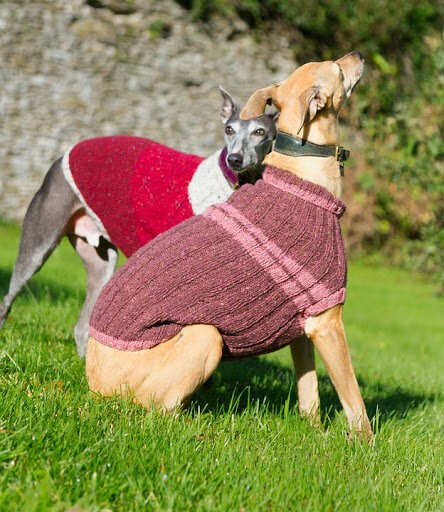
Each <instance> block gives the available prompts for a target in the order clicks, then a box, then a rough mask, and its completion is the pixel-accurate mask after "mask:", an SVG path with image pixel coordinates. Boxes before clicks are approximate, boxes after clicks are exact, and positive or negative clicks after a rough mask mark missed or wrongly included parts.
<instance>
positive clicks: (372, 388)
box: [193, 358, 437, 423]
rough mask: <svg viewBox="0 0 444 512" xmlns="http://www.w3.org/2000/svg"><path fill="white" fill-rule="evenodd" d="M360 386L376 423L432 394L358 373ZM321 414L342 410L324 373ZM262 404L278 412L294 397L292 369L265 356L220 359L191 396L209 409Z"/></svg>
mask: <svg viewBox="0 0 444 512" xmlns="http://www.w3.org/2000/svg"><path fill="white" fill-rule="evenodd" d="M357 377H358V380H359V384H360V389H361V392H362V395H363V397H364V401H365V405H366V408H367V412H368V415H369V417H370V418H373V417H374V416H375V415H376V414H378V416H379V422H380V423H381V422H386V421H388V420H389V419H390V418H393V417H395V418H398V419H402V418H404V417H406V416H407V415H408V412H409V411H411V410H412V409H417V408H420V407H422V406H423V405H425V404H427V403H432V402H434V401H435V400H436V399H437V396H436V395H433V394H427V393H421V392H415V391H413V390H411V389H407V388H403V387H401V386H399V385H398V384H397V383H396V384H395V383H391V382H390V381H384V382H381V381H368V382H367V381H365V380H364V379H362V378H360V376H359V375H358V376H357ZM319 393H320V398H321V416H322V419H323V420H325V418H326V417H334V415H335V414H336V413H337V412H339V411H341V410H342V406H341V404H340V402H339V399H338V396H337V394H336V391H335V389H334V387H333V385H332V383H331V381H330V379H329V377H328V376H327V375H325V374H321V375H319ZM254 402H259V403H261V404H262V403H263V404H264V405H265V406H266V407H267V408H268V409H269V410H271V411H273V412H276V413H279V412H280V411H282V410H284V408H288V406H289V407H290V408H292V407H295V406H296V405H297V397H296V391H295V382H294V377H293V370H292V369H291V368H289V367H285V366H282V365H280V364H278V363H274V362H272V361H269V360H267V359H265V358H254V359H246V360H243V361H237V362H223V363H222V364H221V365H220V366H219V368H218V369H217V371H216V372H215V374H214V375H213V378H212V380H211V381H210V383H209V384H208V385H205V386H204V387H203V388H202V389H200V390H199V391H198V392H197V393H196V395H195V396H194V397H193V403H194V404H195V405H197V406H200V407H201V408H204V407H205V408H206V409H207V410H212V411H221V410H222V411H227V410H230V409H231V410H232V412H234V413H236V414H241V413H242V412H243V411H245V410H246V409H248V408H249V406H250V405H251V404H252V403H254Z"/></svg>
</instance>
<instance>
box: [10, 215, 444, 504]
mask: <svg viewBox="0 0 444 512" xmlns="http://www.w3.org/2000/svg"><path fill="white" fill-rule="evenodd" d="M18 237H19V230H18V228H17V227H15V226H11V225H7V224H0V246H1V249H0V292H1V295H3V294H4V293H5V291H6V287H7V284H8V281H9V277H10V273H11V268H12V263H13V260H14V258H15V254H16V250H17V245H18ZM84 279H85V276H84V270H83V268H82V265H81V263H80V261H79V260H77V257H76V255H75V253H74V251H72V249H71V248H70V247H69V244H67V243H63V244H62V246H61V247H60V248H59V249H58V250H57V251H56V253H55V254H54V255H53V256H52V257H51V259H50V260H49V262H48V263H47V264H46V265H45V267H44V268H43V269H42V271H41V272H40V273H39V275H38V276H36V277H35V278H34V279H33V280H32V281H31V283H30V285H29V286H28V287H27V288H26V290H24V292H23V293H22V294H21V295H20V297H19V299H18V300H17V301H16V302H15V304H14V306H13V309H12V312H11V314H10V316H9V319H8V321H7V322H6V325H5V327H4V328H3V330H1V331H0V392H1V399H0V468H1V469H0V511H7V512H13V511H21V512H22V511H24V512H33V511H46V510H50V511H68V510H71V511H72V512H84V511H85V512H86V511H88V512H90V511H91V512H92V511H109V510H112V511H125V512H126V511H139V510H140V511H142V510H143V511H145V510H146V511H151V510H153V511H168V510H171V511H230V512H231V511H293V510H294V511H299V510H304V511H316V512H318V511H378V512H381V511H408V512H410V511H415V512H416V511H422V510H424V511H425V510H427V511H440V510H444V489H443V484H444V482H443V480H444V404H443V396H444V372H443V363H444V315H443V313H444V300H443V298H439V297H436V296H435V295H434V291H435V287H434V286H433V284H432V283H426V282H425V281H424V280H422V279H421V278H420V277H419V276H417V275H412V274H410V273H407V272H404V271H401V270H398V269H393V268H383V267H378V266H370V265H366V264H364V263H362V262H355V263H352V264H351V265H350V269H349V287H348V298H347V303H346V307H345V317H346V318H345V320H346V328H347V334H348V339H349V343H350V347H351V351H352V357H353V362H354V366H355V370H356V374H357V377H358V380H359V383H360V386H361V390H362V394H363V397H364V401H365V402H366V405H367V409H368V413H369V416H370V417H371V420H372V422H373V426H374V430H375V432H376V435H375V444H374V446H371V447H369V446H366V445H362V444H360V443H359V442H351V443H349V442H348V441H347V437H346V424H345V420H344V415H343V412H342V410H341V407H340V405H339V402H338V399H337V396H336V393H335V391H334V389H333V388H332V385H331V383H330V381H329V379H328V376H327V374H326V372H325V370H324V368H323V367H322V365H321V363H318V367H319V376H320V377H319V378H320V393H321V401H322V416H323V428H320V429H317V428H312V427H310V426H309V425H308V424H307V423H306V422H305V421H304V420H302V419H300V418H299V416H298V413H297V402H296V397H295V391H294V384H293V372H292V367H291V358H290V352H289V350H288V349H284V350H282V351H280V352H277V353H274V354H271V355H268V356H265V357H260V358H256V359H251V360H246V361H243V362H235V363H222V364H221V366H220V367H219V369H218V370H217V371H216V373H215V375H214V378H213V381H212V383H211V385H209V386H207V387H205V388H203V389H201V390H200V391H199V392H198V394H197V395H196V396H195V397H194V400H193V402H192V403H190V404H189V405H188V406H187V408H186V409H185V410H184V411H183V412H181V413H180V414H177V415H176V416H163V415H162V414H160V413H158V412H155V411H151V412H148V411H145V410H143V409H141V408H139V407H138V406H135V405H133V404H131V403H129V402H123V401H118V400H113V399H112V400H100V399H97V398H95V397H93V396H91V395H90V394H89V392H88V388H87V385H86V380H85V376H84V361H83V360H80V359H79V358H78V357H77V355H76V351H75V346H74V341H73V337H72V327H73V325H74V323H75V319H76V317H77V314H78V312H79V308H80V306H81V304H82V299H83V296H84Z"/></svg>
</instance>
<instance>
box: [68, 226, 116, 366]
mask: <svg viewBox="0 0 444 512" xmlns="http://www.w3.org/2000/svg"><path fill="white" fill-rule="evenodd" d="M69 239H70V242H71V244H72V245H73V247H74V249H75V250H76V251H77V254H78V255H79V256H80V257H81V258H82V261H83V264H84V265H85V268H86V273H87V287H86V298H85V302H84V304H83V308H82V311H81V312H80V316H79V318H78V320H77V323H76V325H75V327H74V339H75V340H76V346H77V352H78V354H79V356H84V355H85V349H86V342H87V341H88V329H89V318H90V316H91V313H92V310H93V308H94V304H95V303H96V300H97V297H98V296H99V294H100V292H101V291H102V288H103V287H104V286H105V284H106V283H107V281H108V280H109V279H110V278H111V276H112V275H113V272H114V269H115V267H116V263H117V257H118V253H117V249H116V247H115V246H114V245H112V244H111V243H110V242H108V241H107V240H105V239H104V238H103V237H100V242H99V246H98V247H93V246H92V245H89V244H88V243H87V242H86V241H85V240H84V239H83V238H81V237H79V236H76V235H75V234H71V235H69Z"/></svg>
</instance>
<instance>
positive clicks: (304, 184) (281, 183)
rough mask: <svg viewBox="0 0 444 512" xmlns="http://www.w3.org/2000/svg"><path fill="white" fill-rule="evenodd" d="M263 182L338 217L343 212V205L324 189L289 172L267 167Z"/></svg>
mask: <svg viewBox="0 0 444 512" xmlns="http://www.w3.org/2000/svg"><path fill="white" fill-rule="evenodd" d="M263 180H264V181H265V182H266V183H268V184H269V185H271V186H273V187H276V188H279V189H281V190H283V191H284V192H287V193H288V194H292V195H294V196H297V197H300V198H301V199H303V200H304V201H308V202H309V203H313V204H315V205H317V206H320V207H321V208H324V209H326V210H328V211H330V212H332V213H334V214H335V215H337V216H338V217H340V216H341V215H342V214H343V213H344V211H345V208H346V206H345V203H344V202H343V201H341V200H340V199H338V198H337V197H335V196H334V195H333V194H331V193H330V192H329V191H328V190H327V189H326V188H324V187H321V186H320V185H316V184H315V183H312V182H311V181H307V180H303V179H302V178H299V176H296V175H295V174H293V173H291V172H289V171H284V170H283V169H278V168H277V167H271V166H269V165H267V166H266V167H265V170H264V174H263Z"/></svg>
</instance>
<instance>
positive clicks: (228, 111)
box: [219, 85, 240, 124]
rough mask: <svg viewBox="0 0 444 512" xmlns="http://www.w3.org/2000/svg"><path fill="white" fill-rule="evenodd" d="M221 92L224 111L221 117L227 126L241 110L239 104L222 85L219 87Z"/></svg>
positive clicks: (222, 110)
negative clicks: (232, 117) (231, 118)
mask: <svg viewBox="0 0 444 512" xmlns="http://www.w3.org/2000/svg"><path fill="white" fill-rule="evenodd" d="M219 91H220V93H221V95H222V109H221V112H220V117H221V119H222V122H223V123H224V124H226V123H227V122H228V120H229V119H230V117H231V116H232V115H233V114H236V113H238V112H239V110H240V106H239V104H238V103H237V102H236V101H235V100H234V99H233V97H232V96H231V94H230V93H229V92H228V91H226V90H225V89H224V88H223V87H222V86H221V85H219Z"/></svg>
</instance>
